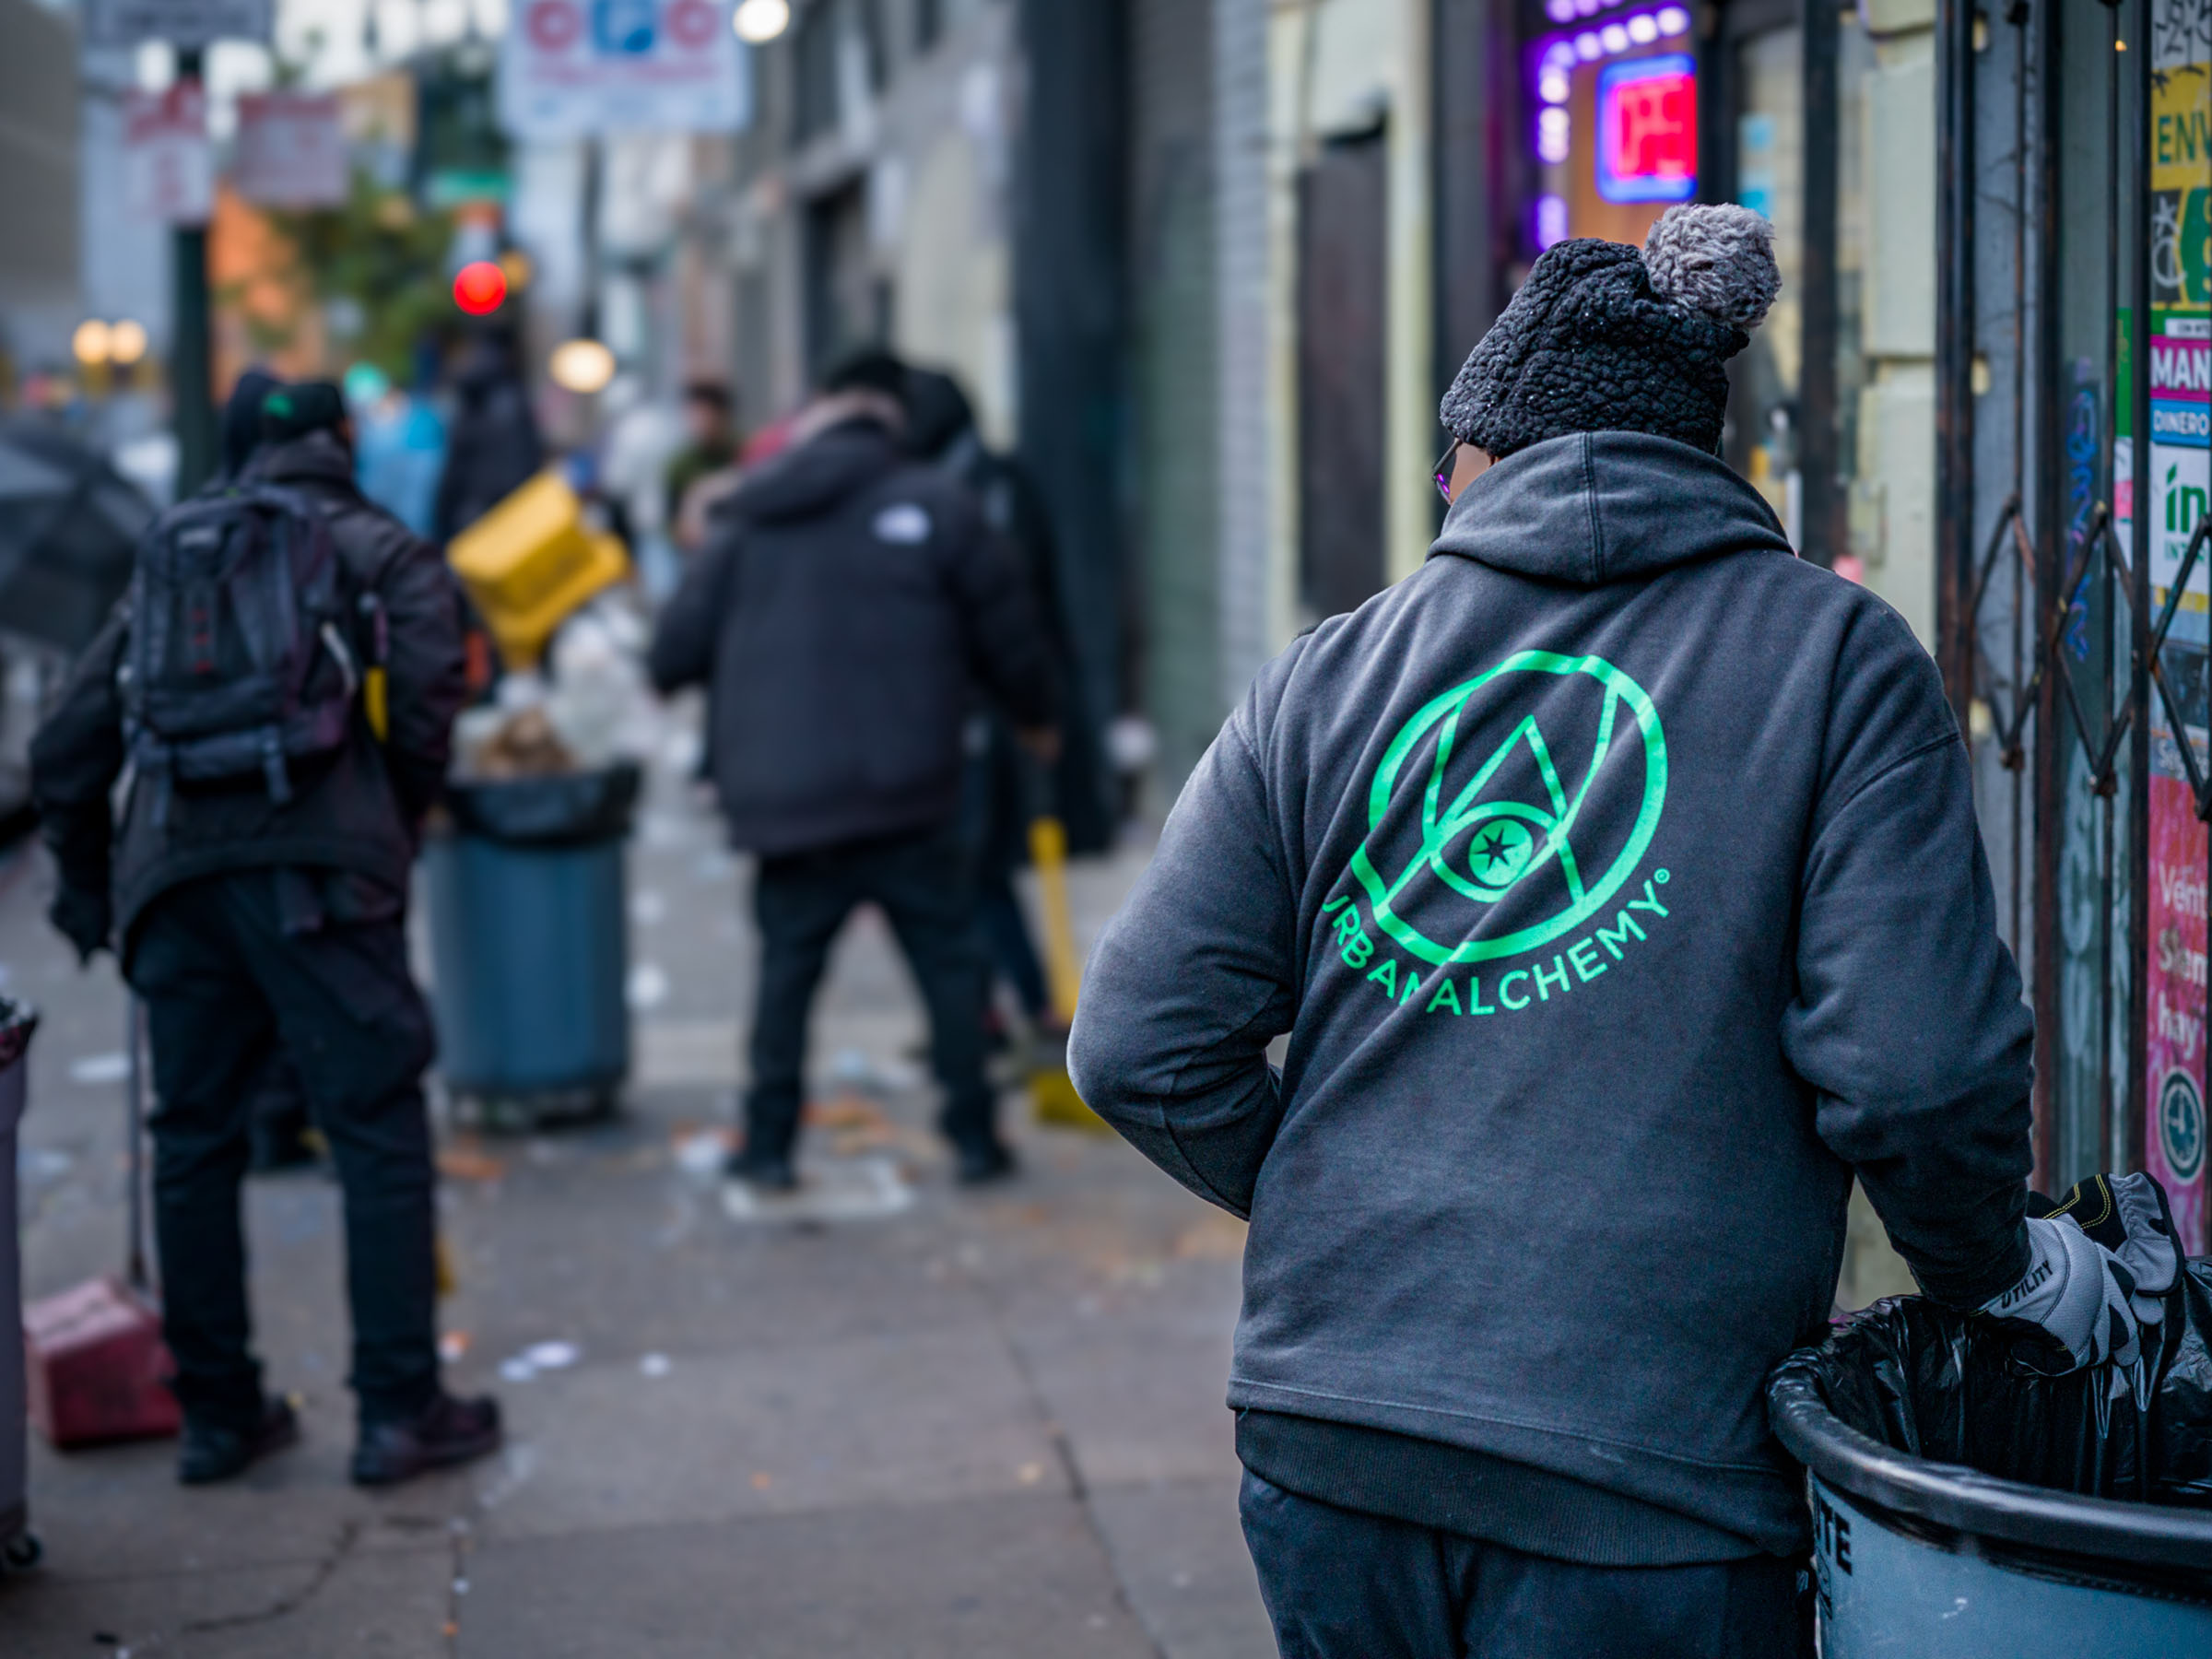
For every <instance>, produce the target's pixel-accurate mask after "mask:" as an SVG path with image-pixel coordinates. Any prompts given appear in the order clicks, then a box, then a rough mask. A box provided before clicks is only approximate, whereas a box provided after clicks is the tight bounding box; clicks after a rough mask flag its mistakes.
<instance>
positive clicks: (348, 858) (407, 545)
mask: <svg viewBox="0 0 2212 1659" xmlns="http://www.w3.org/2000/svg"><path fill="white" fill-rule="evenodd" d="M248 473H249V476H250V477H255V478H263V479H267V480H269V481H271V482H275V483H282V484H287V485H289V486H292V487H293V488H298V489H300V490H302V491H303V492H305V493H306V494H307V495H309V496H310V497H311V498H312V499H313V500H315V501H316V502H317V503H318V504H319V505H321V506H322V507H323V508H324V511H325V512H328V514H329V515H330V528H331V537H332V540H333V542H334V543H335V546H336V548H337V551H338V554H339V556H340V558H342V559H344V560H345V562H346V566H347V571H348V572H349V576H350V580H351V582H353V584H354V590H353V591H355V592H357V593H374V594H377V595H378V596H379V597H380V598H381V599H382V602H383V609H384V615H385V618H386V622H387V626H388V629H389V647H388V652H389V654H388V657H387V662H386V674H387V686H388V689H387V694H386V696H387V707H388V709H389V712H390V731H389V736H388V740H387V741H386V742H384V743H382V744H379V743H378V742H377V741H376V739H375V738H374V736H373V735H371V732H370V730H369V726H368V723H367V721H366V719H365V718H359V719H357V722H356V733H355V738H354V741H353V742H351V743H350V744H348V745H347V747H344V748H342V749H340V750H339V751H338V752H337V753H336V754H335V756H334V757H332V758H330V759H327V760H324V761H323V762H321V763H319V770H313V771H307V770H303V771H302V772H301V774H300V777H301V779H302V780H304V786H303V787H300V788H298V789H297V790H296V793H295V794H294V795H293V797H292V799H291V800H290V801H289V802H288V803H285V804H283V805H281V806H280V805H278V804H277V803H276V802H274V801H271V800H270V799H269V797H268V793H267V790H266V788H265V785H264V784H263V783H262V782H261V781H260V780H259V779H258V778H256V779H253V780H250V781H243V782H240V783H238V784H236V785H224V786H222V787H219V788H189V789H188V788H182V787H180V788H178V789H176V790H175V791H174V792H173V793H172V794H171V800H170V804H169V810H168V813H167V815H166V818H163V817H162V816H161V815H159V814H158V813H157V812H156V811H155V810H154V800H153V795H154V792H153V791H151V790H142V789H136V788H133V789H132V790H131V791H130V792H129V794H127V795H126V797H125V799H124V806H123V814H122V823H121V825H120V827H119V828H118V827H117V826H116V825H115V824H114V823H113V822H112V811H111V799H112V792H113V789H114V785H115V782H116V780H117V778H118V777H119V776H120V775H121V774H122V772H123V769H124V733H123V703H122V699H121V697H120V695H119V693H118V691H117V688H116V683H115V675H116V670H117V668H118V666H119V665H121V663H122V662H123V660H124V648H125V646H126V644H127V642H128V640H129V629H130V615H129V601H128V600H127V598H126V600H125V601H124V604H123V605H122V606H118V607H117V609H116V613H115V615H114V616H113V617H112V618H110V619H109V621H108V624H107V626H106V627H105V628H104V629H101V631H100V637H99V638H98V639H96V640H95V641H93V642H92V644H91V645H90V646H89V647H88V648H87V650H86V652H85V653H84V655H83V656H82V657H80V658H79V659H78V660H77V662H76V665H75V666H74V668H73V669H72V670H71V673H70V677H69V680H68V683H67V685H66V686H65V688H64V689H63V692H62V697H61V700H60V702H59V703H58V704H57V705H56V706H55V708H54V710H53V713H52V714H51V715H49V716H48V718H47V720H46V722H45V724H43V725H42V726H41V727H40V729H39V733H38V735H37V737H36V738H35V739H33V741H32V745H31V787H32V791H33V794H35V796H36V798H37V801H38V805H39V811H40V815H41V821H42V823H43V825H44V831H45V836H46V840H47V841H48V843H49V845H51V846H52V848H53V853H54V856H55V859H56V861H57V862H58V864H59V865H60V869H61V876H62V883H63V889H64V893H63V898H62V899H61V900H58V901H57V905H56V912H57V920H61V919H62V917H63V915H64V914H65V913H66V914H67V915H68V916H70V917H71V918H73V920H72V921H70V922H65V923H64V926H65V931H66V932H68V933H69V934H70V935H71V937H72V938H73V939H75V940H76V944H77V945H78V947H80V948H81V949H85V950H89V949H90V948H91V947H93V946H95V945H97V944H101V943H105V942H107V937H108V932H109V929H108V925H107V924H108V922H109V921H110V919H111V918H112V922H113V923H114V924H115V936H116V937H118V938H127V936H128V935H129V933H130V930H131V926H132V924H133V923H134V922H135V920H136V919H137V917H138V915H139V913H140V912H143V911H144V910H145V908H146V907H147V904H148V903H150V902H151V901H152V900H154V899H156V898H158V897H159V895H160V894H161V893H162V892H164V891H166V890H167V889H168V888H171V887H173V886H175V885H176V884H177V883H179V882H182V881H188V880H191V879H192V878H194V877H198V876H204V875H208V874H211V873H213V872H215V871H218V870H239V869H255V868H264V867H268V866H272V865H282V866H296V867H302V868H311V869H313V868H321V869H333V870H347V871H351V872H354V873H356V874H359V875H361V876H365V877H369V878H370V879H371V880H372V881H374V882H376V883H377V884H378V885H380V886H382V887H383V888H386V889H388V890H389V891H390V892H392V893H394V894H404V893H405V892H406V885H407V872H408V867H409V865H411V864H412V863H413V861H414V855H415V843H416V834H417V830H418V826H419V824H420V821H421V818H422V815H423V813H424V812H425V811H427V810H428V809H429V806H430V803H431V802H432V801H433V800H435V799H436V798H437V794H438V791H439V788H440V786H441V782H442V781H443V779H444V777H445V768H446V758H447V752H448V744H449V740H450V736H451V732H452V727H453V716H454V714H455V713H456V712H458V711H459V710H460V707H461V705H462V703H463V702H464V701H465V700H466V697H467V683H466V674H465V661H464V657H463V653H462V643H461V621H460V599H459V590H458V589H457V588H456V587H455V585H454V583H453V577H452V575H451V573H450V572H449V571H447V570H446V568H445V564H444V561H443V560H442V559H440V558H439V557H438V555H437V553H436V551H435V550H433V549H432V548H431V547H429V546H428V545H427V544H425V543H423V542H422V541H420V540H418V539H417V538H416V537H415V536H414V535H412V534H410V533H409V532H408V531H407V529H406V526H404V525H402V524H400V523H399V522H398V521H397V520H396V519H394V518H393V517H391V516H390V515H389V514H387V513H385V512H382V511H380V510H379V509H378V508H376V507H374V506H371V504H370V503H369V502H368V501H367V500H364V499H363V498H362V496H361V494H360V492H359V490H358V489H357V488H355V487H354V481H353V459H352V457H351V455H349V454H348V453H347V451H346V448H345V446H344V445H343V444H341V443H340V442H339V441H338V440H337V438H336V436H335V434H334V433H331V432H327V431H321V432H311V433H309V434H307V435H306V436H305V437H302V438H299V439H295V440H293V441H290V442H288V443H284V444H278V445H276V446H273V447H271V448H268V449H265V450H264V451H262V452H261V453H259V454H258V455H256V456H255V458H254V460H253V465H252V466H251V467H250V468H249V469H248ZM102 900H108V901H109V903H110V905H111V906H112V908H111V909H108V910H107V911H106V912H105V913H103V910H102V903H101V901H102Z"/></svg>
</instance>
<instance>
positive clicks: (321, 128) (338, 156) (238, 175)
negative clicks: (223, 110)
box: [231, 92, 347, 207]
mask: <svg viewBox="0 0 2212 1659" xmlns="http://www.w3.org/2000/svg"><path fill="white" fill-rule="evenodd" d="M231 182H233V183H234V184H236V185H237V187H238V194H240V195H241V196H243V197H244V198H245V199H246V200H247V201H249V202H254V203H258V204H259V205H260V206H264V207H336V206H342V205H343V204H344V202H345V200H346V190H347V155H346V133H345V129H344V127H343V126H341V125H340V124H339V120H338V100H336V99H335V97H333V96H331V95H330V94H328V93H314V92H248V93H243V94H241V96H240V98H239V100H238V149H237V153H236V155H235V157H234V159H233V160H232V163H231Z"/></svg>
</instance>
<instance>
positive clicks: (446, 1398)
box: [353, 1389, 500, 1487]
mask: <svg viewBox="0 0 2212 1659" xmlns="http://www.w3.org/2000/svg"><path fill="white" fill-rule="evenodd" d="M499 1449H500V1403H499V1402H498V1401H497V1400H494V1399H491V1398H489V1397H488V1396H486V1397H480V1398H477V1399H474V1400H463V1399H457V1398H455V1397H454V1396H453V1395H452V1394H447V1393H446V1392H445V1391H444V1390H443V1389H440V1390H439V1391H438V1394H437V1397H436V1398H435V1399H433V1400H431V1402H430V1403H429V1405H428V1406H424V1407H423V1408H422V1410H421V1411H419V1412H418V1413H417V1414H416V1415H415V1416H413V1417H411V1418H399V1419H397V1420H395V1421H392V1422H382V1423H363V1424H362V1425H361V1438H360V1442H359V1444H358V1445H356V1446H355V1447H354V1449H353V1484H354V1485H356V1486H365V1487H378V1486H393V1485H395V1484H396V1483H397V1482H399V1481H402V1480H411V1479H413V1478H414V1477H416V1476H418V1475H419V1474H421V1473H422V1472H423V1471H424V1470H426V1469H441V1468H444V1467H446V1466H447V1465H452V1464H461V1463H466V1462H468V1461H469V1459H471V1458H473V1457H482V1456H483V1455H484V1454H485V1453H487V1452H496V1451H498V1450H499Z"/></svg>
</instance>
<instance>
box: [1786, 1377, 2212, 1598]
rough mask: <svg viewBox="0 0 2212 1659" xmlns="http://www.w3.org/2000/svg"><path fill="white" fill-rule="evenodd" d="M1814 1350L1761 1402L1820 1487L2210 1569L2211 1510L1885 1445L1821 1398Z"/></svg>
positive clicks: (1973, 1523)
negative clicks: (2049, 1481) (2106, 1494)
mask: <svg viewBox="0 0 2212 1659" xmlns="http://www.w3.org/2000/svg"><path fill="white" fill-rule="evenodd" d="M1815 1351H1817V1350H1814V1349H1810V1348H1806V1349H1801V1350H1800V1351H1799V1352H1798V1353H1796V1354H1794V1355H1793V1356H1791V1358H1790V1359H1788V1360H1785V1361H1784V1362H1783V1366H1782V1368H1781V1369H1780V1370H1779V1371H1777V1372H1776V1373H1775V1376H1774V1380H1773V1381H1772V1382H1771V1383H1770V1384H1769V1385H1768V1389H1767V1403H1768V1406H1769V1407H1770V1410H1771V1415H1772V1419H1773V1425H1774V1433H1775V1436H1776V1438H1777V1439H1779V1440H1780V1441H1782V1443H1783V1446H1784V1447H1785V1448H1787V1450H1788V1451H1789V1453H1790V1454H1791V1455H1792V1456H1793V1457H1794V1458H1796V1459H1797V1461H1798V1462H1800V1463H1802V1464H1804V1465H1806V1467H1807V1468H1808V1469H1810V1470H1811V1471H1812V1472H1813V1473H1814V1474H1815V1475H1818V1477H1820V1478H1821V1480H1822V1481H1824V1482H1825V1483H1826V1484H1828V1485H1830V1486H1831V1487H1834V1488H1837V1489H1839V1490H1841V1491H1843V1492H1846V1493H1849V1494H1850V1495H1851V1496H1852V1497H1854V1498H1858V1499H1861V1500H1865V1502H1867V1503H1870V1504H1872V1505H1874V1506H1875V1507H1876V1508H1877V1509H1882V1510H1889V1511H1893V1512H1897V1513H1899V1514H1902V1515H1906V1516H1910V1517H1912V1518H1915V1519H1917V1520H1920V1521H1924V1522H1928V1523H1931V1524H1935V1525H1936V1526H1939V1527H1943V1528H1946V1529H1948V1530H1951V1531H1954V1532H1959V1533H1963V1534H1966V1535H1970V1536H1974V1537H1985V1538H1994V1539H2001V1540H2003V1541H2005V1542H2006V1543H2011V1544H2020V1545H2026V1546H2030V1547H2035V1548H2039V1549H2045V1550H2064V1551H2070V1552H2073V1553H2077V1554H2079V1555H2085V1556H2094V1557H2098V1558H2100V1559H2106V1560H2112V1561H2119V1562H2125V1563H2130V1564H2137V1563H2139V1564H2143V1565H2159V1566H2166V1567H2181V1568H2186V1569H2192V1570H2194V1571H2198V1572H2204V1571H2207V1570H2212V1513H2208V1512H2204V1511H2201V1510H2183V1509H2165V1508H2160V1507H2158V1506H2156V1505H2152V1504H2147V1503H2124V1502H2121V1501H2119V1500H2115V1499H2111V1498H2085V1497H2081V1496H2079V1495H2078V1494H2076V1493H2073V1492H2061V1491H2055V1490H2053V1489H2051V1488H2046V1487H2038V1486H2030V1485H2028V1484H2027V1483H2026V1482H2025V1481H2018V1480H2003V1479H1999V1478H1998V1477H1996V1476H1994V1475H1984V1474H1983V1473H1982V1472H1981V1471H1980V1470H1978V1469H1971V1468H1969V1467H1967V1466H1966V1465H1963V1464H1951V1463H1937V1462H1935V1460H1933V1459H1931V1458H1924V1457H1912V1456H1909V1455H1907V1454H1906V1453H1901V1452H1898V1451H1895V1450H1893V1449H1892V1448H1890V1447H1888V1446H1885V1445H1883V1444H1882V1443H1881V1442H1880V1441H1877V1440H1876V1439H1875V1438H1874V1437H1873V1436H1871V1435H1868V1434H1865V1433H1862V1432H1861V1431H1860V1430H1856V1429H1853V1427H1852V1426H1851V1425H1850V1424H1849V1423H1846V1422H1845V1421H1843V1419H1842V1418H1840V1417H1838V1416H1837V1415H1836V1414H1835V1413H1834V1412H1833V1411H1831V1410H1830V1409H1829V1407H1828V1406H1827V1404H1826V1402H1824V1401H1823V1400H1822V1399H1821V1398H1820V1394H1819V1390H1818V1386H1817V1385H1816V1384H1815V1382H1814V1381H1813V1379H1812V1378H1811V1377H1810V1376H1808V1375H1806V1374H1805V1372H1804V1371H1803V1370H1802V1369H1801V1368H1802V1367H1804V1366H1805V1365H1806V1364H1808V1363H1809V1360H1810V1357H1811V1355H1812V1354H1813V1353H1814V1352H1815Z"/></svg>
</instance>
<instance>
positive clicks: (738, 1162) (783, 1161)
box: [722, 1151, 799, 1193]
mask: <svg viewBox="0 0 2212 1659" xmlns="http://www.w3.org/2000/svg"><path fill="white" fill-rule="evenodd" d="M722 1172H723V1173H724V1175H727V1176H728V1177H729V1178H730V1179H731V1180H732V1181H742V1182H745V1184H746V1185H747V1186H749V1187H751V1188H752V1189H753V1190H754V1191H755V1192H758V1193H795V1192H796V1191H798V1187H799V1177H798V1172H797V1171H795V1170H794V1169H793V1168H792V1167H791V1159H790V1158H789V1157H787V1156H785V1157H779V1156H778V1155H777V1154H775V1153H773V1152H760V1153H753V1152H742V1151H741V1152H733V1153H731V1154H730V1159H729V1162H727V1163H725V1164H724V1165H723V1171H722Z"/></svg>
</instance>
